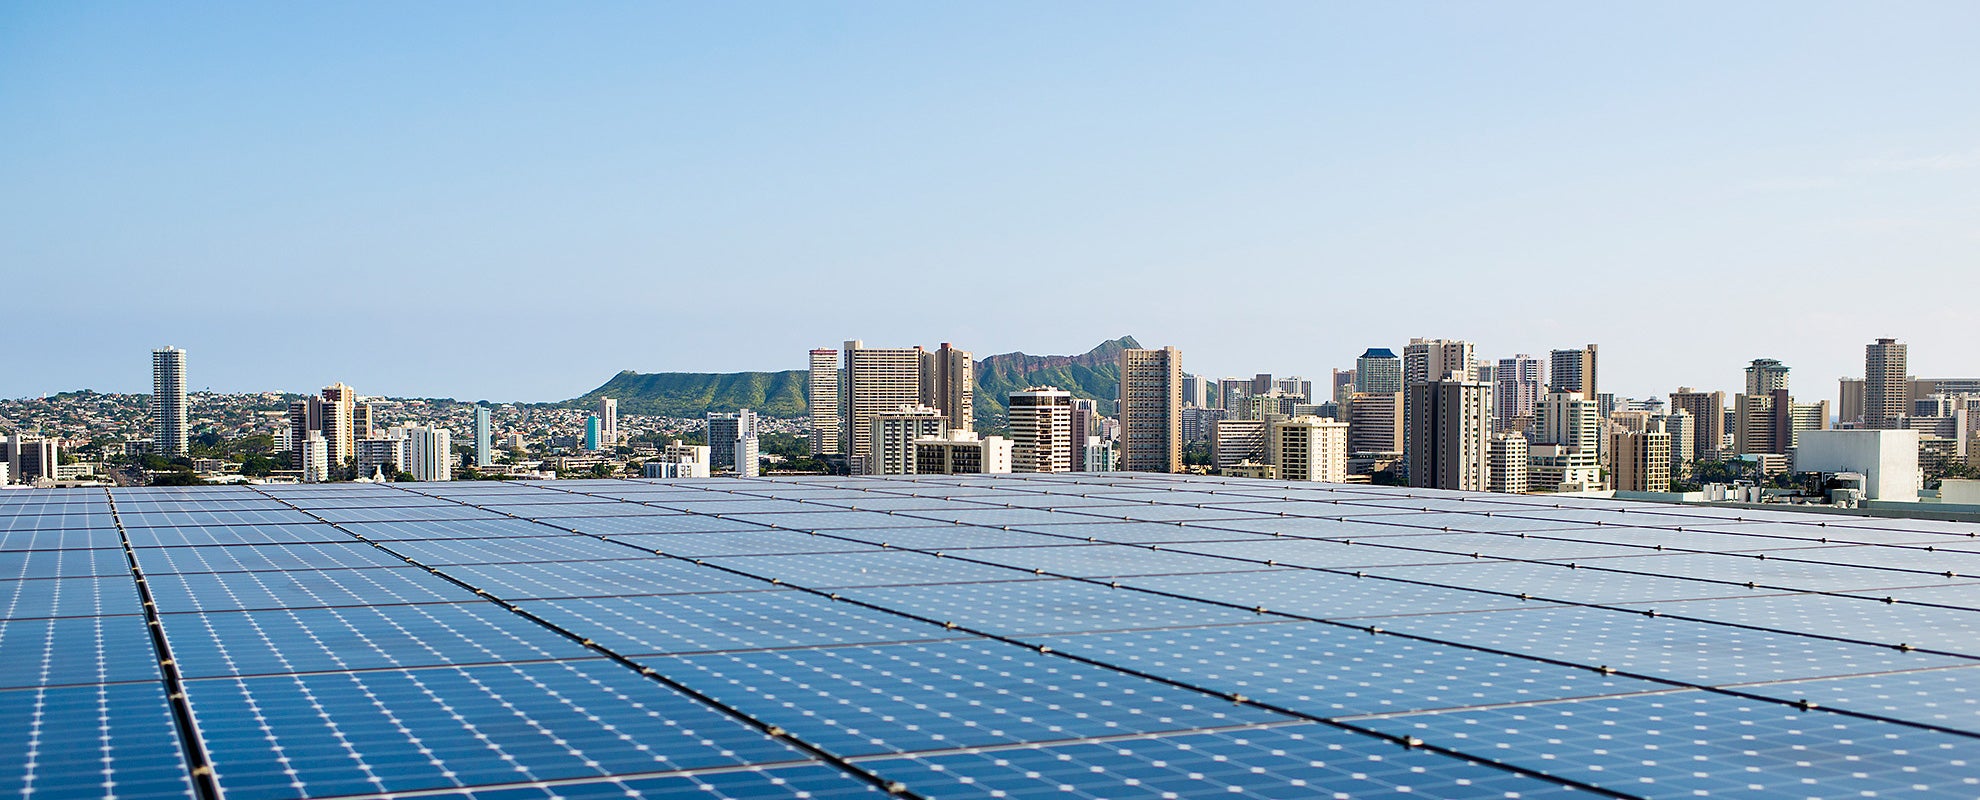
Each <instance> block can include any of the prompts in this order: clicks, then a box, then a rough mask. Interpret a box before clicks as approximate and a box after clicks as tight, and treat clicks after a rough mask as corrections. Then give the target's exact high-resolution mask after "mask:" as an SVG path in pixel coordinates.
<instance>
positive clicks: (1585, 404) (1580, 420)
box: [1527, 391, 1602, 455]
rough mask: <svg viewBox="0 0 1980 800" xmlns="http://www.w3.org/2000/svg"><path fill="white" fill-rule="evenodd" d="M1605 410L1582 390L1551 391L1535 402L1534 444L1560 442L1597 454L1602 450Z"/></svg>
mask: <svg viewBox="0 0 1980 800" xmlns="http://www.w3.org/2000/svg"><path fill="white" fill-rule="evenodd" d="M1601 435H1602V414H1601V411H1600V409H1599V408H1597V404H1596V402H1595V401H1594V400H1590V399H1588V398H1585V397H1582V396H1581V393H1580V392H1574V391H1557V392H1549V393H1548V394H1547V396H1545V397H1542V398H1540V402H1539V403H1538V404H1536V405H1535V406H1534V414H1533V425H1532V427H1530V428H1528V429H1527V439H1528V441H1529V443H1531V444H1557V445H1563V446H1566V447H1572V448H1576V449H1579V450H1582V451H1585V452H1587V453H1588V454H1589V455H1596V454H1598V453H1600V451H1601V441H1600V437H1601Z"/></svg>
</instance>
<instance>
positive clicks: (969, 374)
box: [921, 342, 976, 431]
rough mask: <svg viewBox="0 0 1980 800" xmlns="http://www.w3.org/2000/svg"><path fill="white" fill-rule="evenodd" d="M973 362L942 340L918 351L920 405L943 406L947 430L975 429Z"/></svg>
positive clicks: (968, 356)
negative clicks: (937, 347)
mask: <svg viewBox="0 0 1980 800" xmlns="http://www.w3.org/2000/svg"><path fill="white" fill-rule="evenodd" d="M975 397H976V361H975V360H974V359H973V358H971V356H970V354H969V351H967V350H957V349H955V348H953V347H950V346H949V343H948V342H943V343H942V346H941V347H940V348H939V349H936V350H933V351H923V352H922V354H921V404H922V405H924V406H928V407H930V408H939V409H942V414H943V415H944V416H946V417H947V418H948V420H949V422H948V426H949V430H956V431H967V430H975V429H976V411H975V408H976V402H975Z"/></svg>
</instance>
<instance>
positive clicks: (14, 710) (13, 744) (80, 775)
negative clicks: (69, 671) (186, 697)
mask: <svg viewBox="0 0 1980 800" xmlns="http://www.w3.org/2000/svg"><path fill="white" fill-rule="evenodd" d="M0 720H6V721H7V724H5V725H0V794H5V795H6V796H8V797H185V798H190V797H192V796H193V785H192V776H191V774H190V773H189V772H188V771H187V770H186V757H185V754H184V753H182V752H181V751H180V749H179V738H178V736H177V734H176V733H175V728H174V726H173V722H172V712H171V709H170V707H168V706H167V705H166V703H165V687H164V686H163V685H162V684H158V683H124V684H112V685H99V686H71V687H66V688H53V689H18V690H13V691H0Z"/></svg>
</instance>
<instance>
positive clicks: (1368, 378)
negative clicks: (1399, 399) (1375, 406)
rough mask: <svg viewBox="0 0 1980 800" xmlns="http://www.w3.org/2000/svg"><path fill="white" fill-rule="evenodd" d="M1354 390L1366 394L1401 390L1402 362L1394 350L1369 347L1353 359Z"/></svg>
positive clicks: (1394, 392) (1392, 392)
mask: <svg viewBox="0 0 1980 800" xmlns="http://www.w3.org/2000/svg"><path fill="white" fill-rule="evenodd" d="M1354 390H1355V391H1357V392H1367V393H1368V394H1396V393H1399V392H1401V391H1402V390H1403V363H1402V359H1400V358H1397V357H1396V354H1395V351H1393V350H1390V349H1388V348H1386V347H1371V348H1368V351H1367V352H1364V353H1362V354H1361V357H1360V358H1357V359H1355V360H1354Z"/></svg>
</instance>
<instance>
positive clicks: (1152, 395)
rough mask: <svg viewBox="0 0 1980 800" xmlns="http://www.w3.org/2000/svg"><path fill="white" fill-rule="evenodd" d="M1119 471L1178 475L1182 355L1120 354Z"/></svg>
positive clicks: (1172, 350)
mask: <svg viewBox="0 0 1980 800" xmlns="http://www.w3.org/2000/svg"><path fill="white" fill-rule="evenodd" d="M1120 358H1121V367H1120V369H1121V389H1120V395H1119V396H1120V400H1121V403H1120V405H1121V411H1120V420H1121V469H1123V470H1126V471H1128V472H1181V471H1182V468H1183V460H1182V352H1181V351H1179V350H1177V349H1176V348H1173V347H1164V348H1162V349H1160V350H1142V349H1130V350H1122V351H1121V356H1120Z"/></svg>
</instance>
